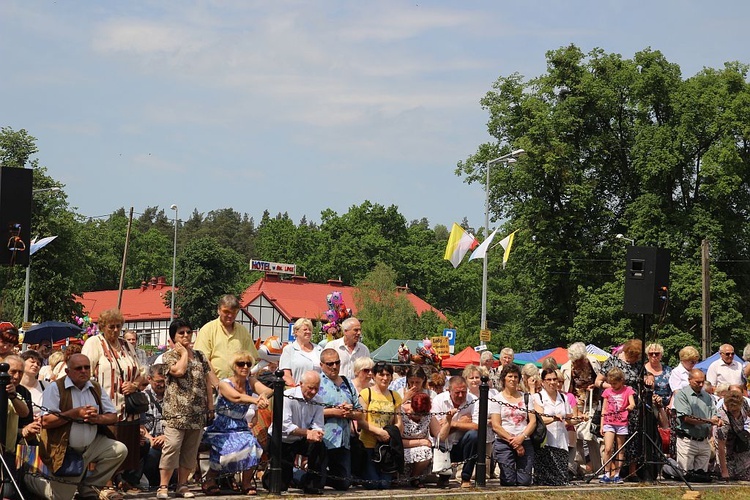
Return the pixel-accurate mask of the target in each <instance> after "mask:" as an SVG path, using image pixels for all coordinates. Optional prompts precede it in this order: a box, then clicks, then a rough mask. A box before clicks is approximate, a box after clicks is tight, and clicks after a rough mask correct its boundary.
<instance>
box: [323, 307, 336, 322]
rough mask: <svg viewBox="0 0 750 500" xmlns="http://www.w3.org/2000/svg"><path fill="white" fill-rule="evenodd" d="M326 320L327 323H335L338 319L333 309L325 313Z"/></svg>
mask: <svg viewBox="0 0 750 500" xmlns="http://www.w3.org/2000/svg"><path fill="white" fill-rule="evenodd" d="M325 315H326V319H327V320H328V321H336V320H337V319H338V317H339V315H338V314H337V313H336V311H334V310H333V309H329V310H327V311H326V312H325Z"/></svg>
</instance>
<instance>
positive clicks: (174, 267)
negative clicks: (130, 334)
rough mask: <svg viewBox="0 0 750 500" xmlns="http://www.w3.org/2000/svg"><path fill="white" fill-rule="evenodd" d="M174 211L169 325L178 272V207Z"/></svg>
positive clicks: (172, 313)
mask: <svg viewBox="0 0 750 500" xmlns="http://www.w3.org/2000/svg"><path fill="white" fill-rule="evenodd" d="M169 208H171V209H172V210H174V248H173V250H172V293H171V296H172V304H171V306H170V309H169V323H170V324H171V323H172V321H174V285H175V273H176V272H177V205H174V204H173V205H172V206H171V207H169Z"/></svg>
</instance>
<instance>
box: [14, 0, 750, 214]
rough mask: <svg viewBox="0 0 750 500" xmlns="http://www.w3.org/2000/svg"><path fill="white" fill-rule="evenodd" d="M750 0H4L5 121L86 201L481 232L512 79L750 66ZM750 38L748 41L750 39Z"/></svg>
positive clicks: (88, 210)
mask: <svg viewBox="0 0 750 500" xmlns="http://www.w3.org/2000/svg"><path fill="white" fill-rule="evenodd" d="M748 21H750V2H747V1H746V0H737V1H719V2H697V1H688V0H680V1H676V0H674V1H672V0H668V1H655V2H654V1H652V2H645V1H631V2H625V1H614V0H612V1H608V0H592V1H576V0H559V1H556V0H547V1H542V0H528V1H523V2H520V1H515V2H511V1H498V0H492V1H484V0H476V1H468V0H467V1H452V2H451V1H423V0H413V1H411V2H404V1H387V0H384V1H380V0H369V1H355V0H349V1H325V0H316V1H302V0H300V1H287V0H272V1H271V0H266V1H251V0H236V1H229V0H227V1H192V0H174V1H170V0H159V1H137V0H133V1H127V2H114V1H111V0H110V1H101V0H98V1H87V0H80V1H75V2H71V1H57V2H51V1H43V0H32V1H29V0H0V61H2V64H1V65H0V68H2V69H0V125H1V126H4V127H10V128H12V129H14V130H19V129H26V130H27V131H28V132H29V133H30V134H31V135H33V136H34V137H36V138H37V139H38V141H37V146H38V148H39V153H38V154H37V155H36V157H37V158H38V159H39V162H40V164H41V165H44V166H46V167H47V168H48V173H49V175H51V176H52V177H53V178H54V179H56V180H58V181H60V182H62V183H64V184H65V186H66V187H65V192H66V194H67V195H68V201H69V203H70V205H71V206H73V207H76V210H77V211H78V213H80V214H81V215H84V216H87V217H98V216H104V215H107V214H110V213H112V212H113V211H115V210H117V209H119V208H121V207H124V208H125V209H126V210H127V209H128V208H129V207H131V206H132V207H134V209H135V212H136V213H141V212H143V211H144V209H145V208H146V207H150V206H159V207H161V208H164V209H165V211H166V213H167V216H168V217H170V218H172V217H173V216H174V213H173V212H172V211H171V210H170V209H169V207H170V205H172V204H176V205H178V207H179V218H180V219H181V220H184V219H187V218H188V217H189V216H190V214H191V213H192V212H193V210H198V212H201V213H203V214H205V213H207V212H209V211H211V210H216V209H222V208H233V209H235V210H236V211H238V212H240V213H247V214H248V215H249V216H251V217H254V218H255V220H256V222H257V221H259V220H260V217H261V215H262V214H263V211H264V210H268V211H269V212H270V213H271V214H272V215H275V214H276V213H279V212H282V213H283V212H287V213H288V214H289V216H290V217H291V218H292V220H294V221H295V222H298V221H299V220H300V219H301V218H302V217H303V216H306V218H307V219H308V220H312V221H316V222H318V221H320V213H321V211H323V210H325V209H332V210H334V211H335V212H337V213H339V214H343V213H345V212H347V210H348V209H349V208H350V207H351V206H353V205H360V204H362V203H363V202H364V201H365V200H369V201H371V202H372V203H379V204H381V205H384V206H386V207H387V206H390V205H396V206H398V208H399V211H400V213H401V214H402V215H403V216H404V217H405V218H406V220H407V221H411V220H415V219H422V218H426V219H427V220H428V221H429V222H430V225H431V226H434V225H435V224H443V225H446V226H448V227H450V225H451V223H452V222H460V221H461V220H462V219H463V218H464V217H466V218H467V219H468V221H469V223H470V224H471V225H472V226H473V227H477V228H478V227H480V226H483V225H484V222H483V221H484V191H483V186H482V185H479V184H472V185H469V184H466V183H465V182H464V181H463V179H462V178H461V177H459V176H457V175H456V174H455V168H456V164H457V162H458V161H460V160H463V159H465V158H467V157H468V156H469V155H471V154H472V153H474V152H475V151H476V149H477V148H478V146H479V145H480V144H482V143H486V142H493V141H494V139H493V138H492V137H491V136H489V135H488V133H487V129H486V123H487V120H488V115H487V112H486V111H485V110H483V109H482V108H481V106H480V104H479V101H480V99H481V98H482V97H483V96H484V95H485V94H486V93H487V92H488V91H489V90H491V86H492V83H493V82H494V81H495V80H496V79H497V78H498V77H500V76H507V75H510V74H512V73H519V74H521V75H523V76H524V77H526V78H533V77H536V76H539V75H541V74H543V73H544V72H545V70H546V60H545V53H546V52H547V51H549V50H554V49H557V48H559V47H562V46H567V45H569V44H571V43H573V44H576V45H577V46H578V47H580V48H581V49H582V50H583V51H584V52H588V51H590V50H591V49H593V48H596V47H599V48H601V49H603V50H604V51H605V52H608V53H619V54H621V55H622V56H623V57H625V58H631V57H633V55H634V54H635V53H636V52H637V51H639V50H642V49H645V48H647V47H651V48H652V49H654V50H660V51H661V52H662V53H664V55H665V56H666V58H667V60H669V61H670V62H672V63H676V64H678V65H679V66H680V67H681V69H682V74H683V77H689V76H692V75H694V74H695V73H697V72H698V71H700V70H701V69H702V68H703V67H713V68H720V67H722V66H723V64H724V62H726V61H735V60H737V61H741V62H744V63H750V30H748V29H747V25H748ZM743 33H744V34H743Z"/></svg>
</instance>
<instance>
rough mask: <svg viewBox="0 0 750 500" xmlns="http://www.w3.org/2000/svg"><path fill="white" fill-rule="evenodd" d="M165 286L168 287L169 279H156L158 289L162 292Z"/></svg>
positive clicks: (161, 277) (160, 277)
mask: <svg viewBox="0 0 750 500" xmlns="http://www.w3.org/2000/svg"><path fill="white" fill-rule="evenodd" d="M165 286H167V278H166V277H165V276H159V277H158V278H157V279H156V288H158V289H159V290H161V289H162V288H164V287H165Z"/></svg>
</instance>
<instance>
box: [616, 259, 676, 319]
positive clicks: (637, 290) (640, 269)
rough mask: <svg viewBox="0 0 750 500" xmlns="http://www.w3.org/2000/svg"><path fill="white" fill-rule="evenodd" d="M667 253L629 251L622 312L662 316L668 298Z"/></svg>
mask: <svg viewBox="0 0 750 500" xmlns="http://www.w3.org/2000/svg"><path fill="white" fill-rule="evenodd" d="M669 260H670V256H669V250H666V249H664V248H656V247H628V251H627V254H626V261H627V264H626V266H627V267H626V268H625V312H629V313H635V314H661V312H662V310H663V309H664V307H666V304H667V298H668V296H669Z"/></svg>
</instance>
